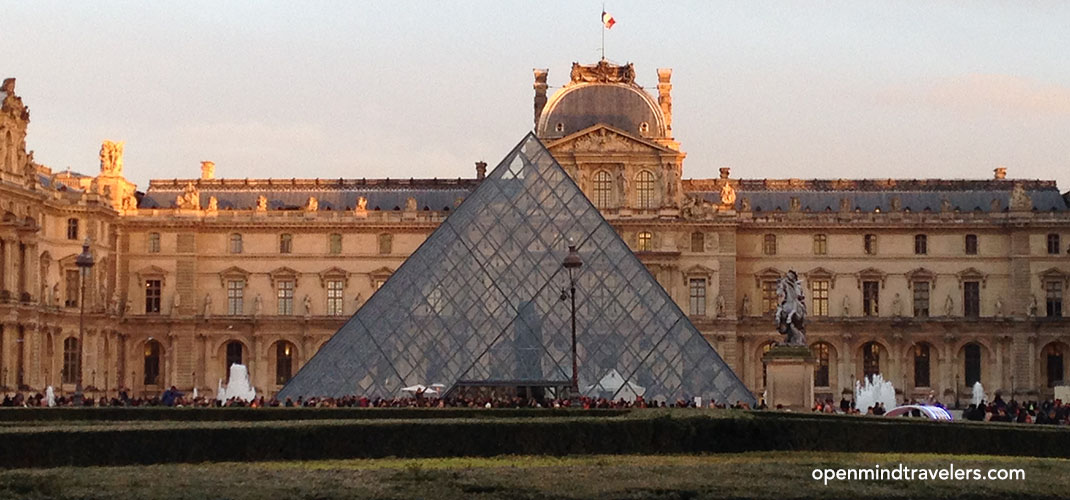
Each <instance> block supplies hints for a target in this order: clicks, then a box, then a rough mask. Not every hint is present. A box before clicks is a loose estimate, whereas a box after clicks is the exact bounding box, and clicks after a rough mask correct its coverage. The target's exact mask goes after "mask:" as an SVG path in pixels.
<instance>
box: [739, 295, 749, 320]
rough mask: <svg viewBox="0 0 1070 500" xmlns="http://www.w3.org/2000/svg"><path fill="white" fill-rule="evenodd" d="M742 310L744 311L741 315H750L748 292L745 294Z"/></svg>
mask: <svg viewBox="0 0 1070 500" xmlns="http://www.w3.org/2000/svg"><path fill="white" fill-rule="evenodd" d="M740 311H741V313H742V314H740V316H743V317H747V316H750V297H748V296H747V294H743V307H742V308H740Z"/></svg>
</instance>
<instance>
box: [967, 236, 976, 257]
mask: <svg viewBox="0 0 1070 500" xmlns="http://www.w3.org/2000/svg"><path fill="white" fill-rule="evenodd" d="M966 255H977V235H976V234H967V235H966Z"/></svg>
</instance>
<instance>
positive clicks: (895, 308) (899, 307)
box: [892, 293, 903, 318]
mask: <svg viewBox="0 0 1070 500" xmlns="http://www.w3.org/2000/svg"><path fill="white" fill-rule="evenodd" d="M892 315H893V316H895V317H897V318H898V317H900V316H902V315H903V299H901V298H899V294H898V293H896V294H895V298H893V299H892Z"/></svg>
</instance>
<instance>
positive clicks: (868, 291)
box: [862, 281, 880, 316]
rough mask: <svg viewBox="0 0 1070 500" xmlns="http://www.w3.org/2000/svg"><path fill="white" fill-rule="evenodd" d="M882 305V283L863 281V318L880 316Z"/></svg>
mask: <svg viewBox="0 0 1070 500" xmlns="http://www.w3.org/2000/svg"><path fill="white" fill-rule="evenodd" d="M879 304H880V282H878V281H863V282H862V315H863V316H879V315H880V310H879Z"/></svg>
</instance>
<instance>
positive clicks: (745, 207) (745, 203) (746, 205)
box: [739, 197, 750, 212]
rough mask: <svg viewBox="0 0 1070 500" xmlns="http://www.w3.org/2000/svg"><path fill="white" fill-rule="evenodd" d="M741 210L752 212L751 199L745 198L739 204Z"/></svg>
mask: <svg viewBox="0 0 1070 500" xmlns="http://www.w3.org/2000/svg"><path fill="white" fill-rule="evenodd" d="M739 210H740V211H743V212H750V198H747V197H743V200H742V201H740V202H739Z"/></svg>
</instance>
